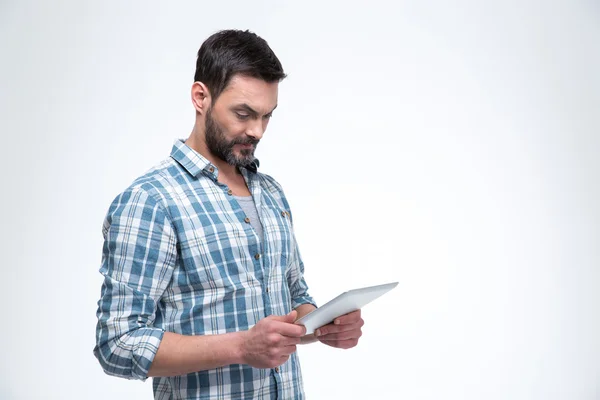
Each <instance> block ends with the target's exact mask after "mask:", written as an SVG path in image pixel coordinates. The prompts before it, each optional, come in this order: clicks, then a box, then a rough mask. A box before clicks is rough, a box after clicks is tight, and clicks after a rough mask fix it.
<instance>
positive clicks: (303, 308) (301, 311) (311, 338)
mask: <svg viewBox="0 0 600 400" xmlns="http://www.w3.org/2000/svg"><path fill="white" fill-rule="evenodd" d="M316 309H317V308H316V307H315V306H313V305H312V304H302V305H300V306H298V307H296V309H295V310H296V311H297V312H298V318H301V317H303V316H305V315H306V314H308V313H310V312H311V311H313V310H316ZM300 340H301V342H300V344H309V343H314V342H316V341H317V338H316V337H315V335H314V334H310V335H304V336H303V337H302V338H301V339H300Z"/></svg>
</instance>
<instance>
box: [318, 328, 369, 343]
mask: <svg viewBox="0 0 600 400" xmlns="http://www.w3.org/2000/svg"><path fill="white" fill-rule="evenodd" d="M361 336H362V331H361V330H360V328H359V329H355V330H352V331H346V332H340V333H329V334H327V335H323V336H319V337H318V339H319V340H321V341H323V340H348V339H358V338H360V337H361Z"/></svg>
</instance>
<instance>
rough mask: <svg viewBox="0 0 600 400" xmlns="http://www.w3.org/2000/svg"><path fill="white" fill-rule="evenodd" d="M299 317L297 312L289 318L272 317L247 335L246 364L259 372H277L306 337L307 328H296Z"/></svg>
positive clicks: (259, 323) (243, 356)
mask: <svg viewBox="0 0 600 400" xmlns="http://www.w3.org/2000/svg"><path fill="white" fill-rule="evenodd" d="M296 316H297V312H296V311H295V310H294V311H292V312H291V313H289V314H288V315H283V316H275V315H270V316H268V317H266V318H263V319H261V320H260V321H258V323H257V324H256V325H254V326H253V327H252V328H251V329H250V330H248V331H246V332H244V340H243V341H242V349H241V350H242V359H243V360H244V363H245V364H248V365H251V366H253V367H255V368H275V367H277V366H279V365H281V364H283V363H284V362H286V361H287V359H288V358H289V357H290V354H292V353H293V352H295V351H296V345H297V344H300V338H301V337H302V336H304V335H305V334H306V328H305V327H304V326H302V325H295V324H294V321H295V320H296Z"/></svg>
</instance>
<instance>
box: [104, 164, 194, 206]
mask: <svg viewBox="0 0 600 400" xmlns="http://www.w3.org/2000/svg"><path fill="white" fill-rule="evenodd" d="M184 175H185V171H183V170H182V168H181V166H180V165H179V164H178V163H177V162H176V161H175V160H173V159H172V158H170V157H169V158H167V159H164V160H163V161H161V162H159V163H158V164H156V165H154V166H153V167H151V168H150V169H148V170H147V171H146V172H144V173H143V174H142V175H141V176H139V177H137V178H136V179H135V180H134V181H133V182H131V183H130V184H129V186H127V187H126V188H125V189H124V190H122V191H121V192H120V193H119V194H118V195H117V196H116V197H114V199H113V201H112V203H111V205H110V207H109V210H108V215H109V216H110V215H114V214H122V213H123V212H126V211H128V212H132V210H135V209H140V210H142V212H144V211H145V212H150V211H153V212H156V211H158V212H160V213H163V214H165V215H167V211H166V210H167V208H168V202H169V198H170V196H171V193H172V192H173V191H174V188H175V186H176V185H177V182H178V181H179V182H180V181H181V179H182V178H185V176H184Z"/></svg>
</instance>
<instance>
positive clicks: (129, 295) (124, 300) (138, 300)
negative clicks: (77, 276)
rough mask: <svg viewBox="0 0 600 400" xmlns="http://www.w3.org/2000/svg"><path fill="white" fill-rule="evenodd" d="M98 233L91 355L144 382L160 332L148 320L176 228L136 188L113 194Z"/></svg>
mask: <svg viewBox="0 0 600 400" xmlns="http://www.w3.org/2000/svg"><path fill="white" fill-rule="evenodd" d="M103 235H104V246H103V250H102V265H101V268H100V273H101V274H102V275H103V276H104V282H103V284H102V290H101V295H100V300H99V301H98V311H97V317H98V323H97V326H96V346H95V347H94V355H95V356H96V358H97V359H98V361H99V362H100V364H101V366H102V368H103V369H104V371H105V372H106V373H107V374H109V375H115V376H119V377H123V378H127V379H140V380H145V379H146V378H147V377H148V371H149V370H150V366H151V365H152V361H153V360H154V356H155V355H156V352H157V351H158V347H159V345H160V342H161V340H162V337H163V334H164V331H163V330H162V329H160V328H156V327H154V326H153V322H154V320H155V317H156V309H157V304H158V303H159V301H160V298H161V296H162V294H163V293H164V291H165V289H166V287H167V285H168V284H169V281H170V280H171V276H172V274H173V268H174V265H175V262H176V258H177V251H176V236H175V232H174V230H173V228H172V226H171V223H170V221H169V219H168V216H167V214H166V212H165V211H164V210H163V208H162V207H161V206H160V204H159V203H158V202H157V201H155V200H154V199H153V198H152V197H151V196H149V195H148V193H147V192H146V191H145V190H143V189H141V188H139V187H138V188H135V189H128V190H126V191H125V192H123V193H122V194H120V195H119V196H117V198H115V200H114V201H113V203H112V204H111V206H110V208H109V211H108V213H107V216H106V219H105V221H104V225H103Z"/></svg>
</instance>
